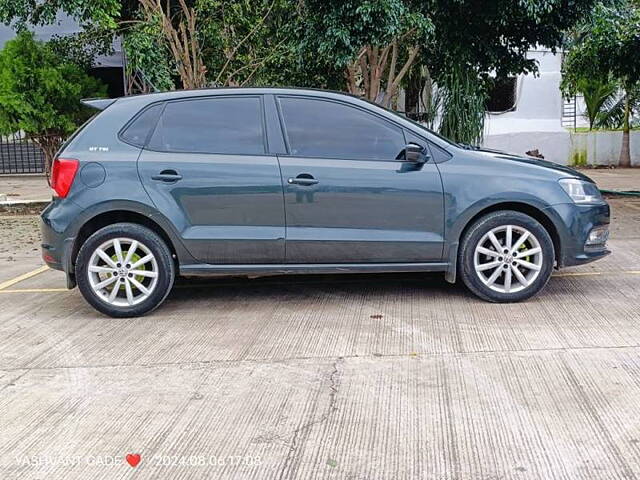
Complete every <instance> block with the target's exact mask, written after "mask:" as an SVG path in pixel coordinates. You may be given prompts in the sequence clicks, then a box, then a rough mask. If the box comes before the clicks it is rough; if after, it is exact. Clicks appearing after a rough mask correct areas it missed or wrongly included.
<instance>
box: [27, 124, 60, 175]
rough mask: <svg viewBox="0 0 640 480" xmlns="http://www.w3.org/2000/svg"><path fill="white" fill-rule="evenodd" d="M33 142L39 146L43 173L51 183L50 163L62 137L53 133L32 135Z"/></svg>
mask: <svg viewBox="0 0 640 480" xmlns="http://www.w3.org/2000/svg"><path fill="white" fill-rule="evenodd" d="M32 140H33V143H35V144H36V145H38V146H39V147H40V150H42V153H43V155H44V173H45V174H46V176H47V182H49V184H50V183H51V181H50V179H51V164H52V163H53V157H55V155H56V152H57V151H58V149H59V148H60V146H61V145H62V137H61V136H60V135H55V134H45V135H42V136H37V137H32Z"/></svg>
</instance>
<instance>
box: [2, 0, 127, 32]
mask: <svg viewBox="0 0 640 480" xmlns="http://www.w3.org/2000/svg"><path fill="white" fill-rule="evenodd" d="M121 6H122V5H121V2H120V1H119V0H46V1H40V0H0V21H1V22H3V23H5V24H10V23H14V24H15V25H16V26H17V27H18V28H19V29H24V28H25V27H26V26H27V24H31V25H45V24H51V23H53V22H55V20H56V15H57V14H58V12H61V11H62V12H65V13H66V14H68V15H70V16H72V17H74V18H77V19H78V20H80V22H81V23H83V24H88V23H95V24H98V25H100V26H101V27H105V28H115V27H116V19H117V18H118V17H119V15H120V10H121Z"/></svg>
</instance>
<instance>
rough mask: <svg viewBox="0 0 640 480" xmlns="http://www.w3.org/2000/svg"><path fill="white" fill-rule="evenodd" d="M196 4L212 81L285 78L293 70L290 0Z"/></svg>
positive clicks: (246, 82) (253, 81) (294, 37)
mask: <svg viewBox="0 0 640 480" xmlns="http://www.w3.org/2000/svg"><path fill="white" fill-rule="evenodd" d="M196 9H197V11H198V15H199V19H200V25H201V27H200V32H201V39H202V44H203V45H204V47H203V54H204V57H205V64H206V65H207V70H208V72H209V75H208V81H209V82H211V83H212V84H214V85H234V86H244V85H272V84H283V83H284V84H286V83H287V82H290V81H291V80H290V77H291V76H294V77H295V76H296V74H297V73H298V72H296V70H297V68H296V67H297V65H296V64H297V58H296V56H295V55H296V48H295V47H296V40H297V35H298V31H297V27H298V24H297V20H299V17H297V16H296V13H297V10H296V9H297V7H296V5H295V3H293V2H292V1H290V0H199V1H198V2H197V3H196Z"/></svg>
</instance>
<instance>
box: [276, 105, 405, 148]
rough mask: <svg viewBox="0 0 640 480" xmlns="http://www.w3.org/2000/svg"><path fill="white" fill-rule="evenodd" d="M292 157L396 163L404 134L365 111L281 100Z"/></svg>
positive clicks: (402, 145) (340, 106)
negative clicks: (393, 161) (388, 161)
mask: <svg viewBox="0 0 640 480" xmlns="http://www.w3.org/2000/svg"><path fill="white" fill-rule="evenodd" d="M279 100H280V107H281V110H282V116H283V119H284V123H285V129H286V132H287V137H288V140H289V149H290V153H291V155H295V156H301V157H326V158H343V159H353V160H395V159H396V158H398V155H400V154H401V153H402V152H403V150H404V134H403V132H402V129H401V128H399V127H397V126H395V125H394V124H392V123H390V122H388V121H386V120H384V119H382V118H380V117H378V116H376V115H374V114H371V113H368V112H365V111H364V110H361V109H359V108H356V107H352V106H350V105H346V104H344V103H339V102H332V101H327V100H320V99H312V98H302V97H281V98H280V99H279Z"/></svg>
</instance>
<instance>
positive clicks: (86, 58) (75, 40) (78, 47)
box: [48, 24, 113, 70]
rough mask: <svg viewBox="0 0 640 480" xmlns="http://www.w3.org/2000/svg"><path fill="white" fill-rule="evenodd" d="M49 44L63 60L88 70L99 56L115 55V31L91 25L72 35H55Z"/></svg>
mask: <svg viewBox="0 0 640 480" xmlns="http://www.w3.org/2000/svg"><path fill="white" fill-rule="evenodd" d="M48 44H49V47H50V48H51V49H52V50H53V51H54V53H55V54H56V55H58V56H59V57H60V58H61V59H63V60H65V61H68V62H71V63H75V64H76V65H78V66H80V67H81V68H83V69H84V70H88V69H89V68H91V67H92V66H93V62H94V60H95V58H96V57H97V56H98V55H111V54H113V31H112V30H110V29H107V28H103V27H100V26H97V25H92V24H90V25H86V26H85V27H84V28H83V29H82V30H81V31H80V32H77V33H74V34H71V35H64V36H60V35H54V36H53V38H52V39H51V40H49V42H48Z"/></svg>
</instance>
